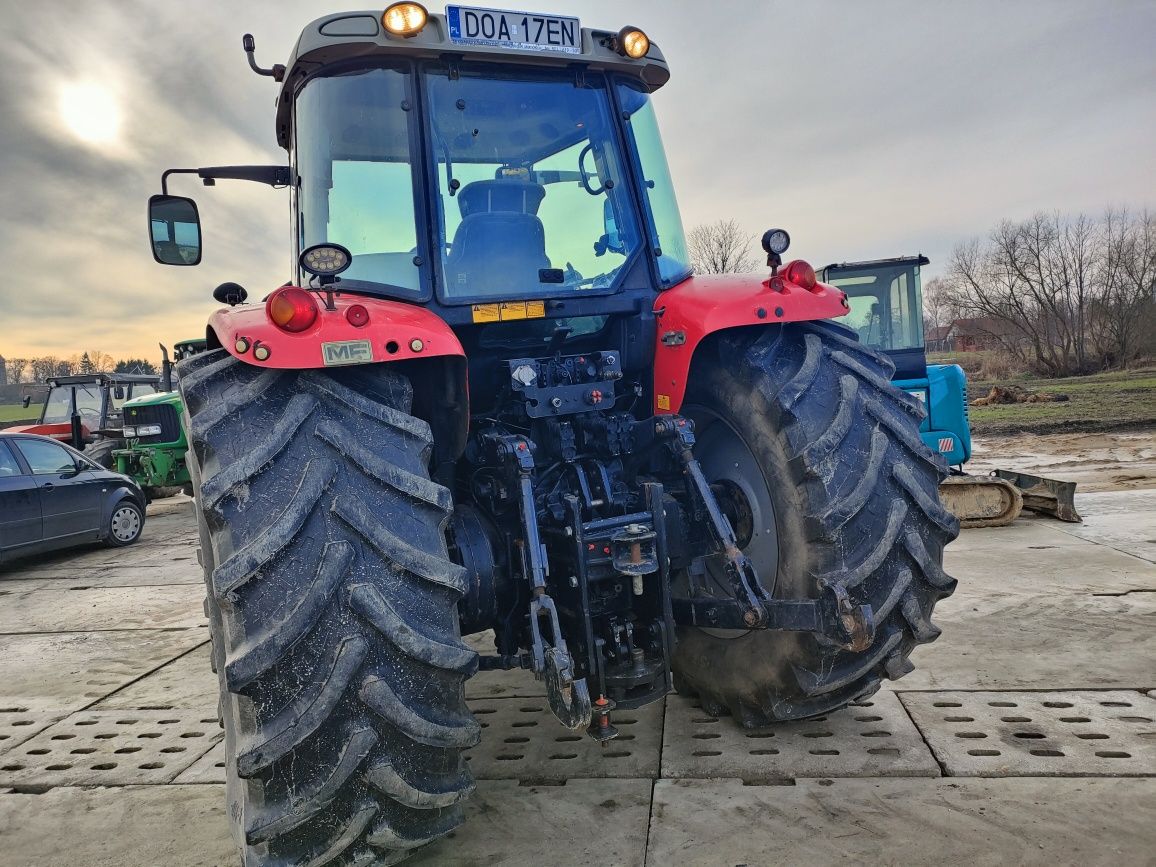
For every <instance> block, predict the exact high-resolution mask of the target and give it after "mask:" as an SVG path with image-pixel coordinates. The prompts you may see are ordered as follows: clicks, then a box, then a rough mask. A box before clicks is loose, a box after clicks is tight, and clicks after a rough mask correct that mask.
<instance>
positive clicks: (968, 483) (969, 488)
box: [939, 475, 1024, 529]
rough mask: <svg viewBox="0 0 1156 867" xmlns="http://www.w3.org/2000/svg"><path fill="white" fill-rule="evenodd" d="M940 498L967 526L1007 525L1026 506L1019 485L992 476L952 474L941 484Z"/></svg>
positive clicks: (970, 527) (963, 524)
mask: <svg viewBox="0 0 1156 867" xmlns="http://www.w3.org/2000/svg"><path fill="white" fill-rule="evenodd" d="M939 499H940V501H941V502H942V503H943V506H944V508H946V509H947V510H948V511H949V512H951V514H953V515H955V517H957V518H959V526H961V527H963V528H964V529H974V528H977V527H1003V526H1005V525H1006V524H1010V523H1011V522H1012V521H1014V520H1015V519H1016V518H1018V517H1019V514H1020V510H1021V509H1023V507H1024V499H1023V496H1021V494H1020V492H1019V488H1017V487H1016V486H1015V485H1013V484H1011V483H1010V482H1007V481H1004V480H1003V479H996V478H991V477H990V476H966V475H959V476H948V477H947V478H946V479H944V480H943V481H942V482H940V483H939Z"/></svg>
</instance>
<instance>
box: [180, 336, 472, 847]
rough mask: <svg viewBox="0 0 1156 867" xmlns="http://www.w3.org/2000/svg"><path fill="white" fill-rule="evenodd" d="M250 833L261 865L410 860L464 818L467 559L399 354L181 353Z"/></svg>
mask: <svg viewBox="0 0 1156 867" xmlns="http://www.w3.org/2000/svg"><path fill="white" fill-rule="evenodd" d="M180 389H181V393H182V396H183V398H184V403H185V406H186V408H187V412H188V415H187V418H186V422H187V424H188V428H187V429H188V430H189V432H190V442H191V448H190V450H189V453H188V462H189V466H190V472H191V474H192V477H193V480H194V484H195V486H196V496H197V507H198V508H197V511H198V513H199V518H200V527H201V541H202V554H201V558H202V564H203V565H204V568H205V572H206V582H207V584H208V587H209V594H208V602H207V605H206V613H207V614H208V615H209V618H210V625H211V627H212V632H213V643H214V647H213V656H214V662H215V664H216V668H217V670H218V677H219V678H220V681H221V699H222V700H221V715H222V718H223V722H224V726H225V741H226V755H227V762H226V771H227V773H226V778H227V791H228V798H229V815H230V818H231V821H232V823H233V833H234V837H235V839H236V841H237V844H238V847H239V849H240V851H241V854H242V860H243V862H244V864H246V865H274V864H275V865H283V864H286V865H288V864H294V865H296V864H308V865H327V864H333V865H338V864H340V865H355V864H356V865H368V864H390V863H396V862H397V861H399V860H401V859H402V858H404V857H405V855H407V854H409V853H410V852H412V851H413V850H414V849H416V848H417V847H419V846H421V845H424V844H425V843H427V842H429V841H431V840H433V839H436V838H437V837H440V836H442V835H444V834H446V833H448V832H449V831H451V830H453V828H455V827H457V825H459V824H460V823H461V821H462V810H461V805H460V802H461V801H462V800H463V799H464V798H465V797H467V796H468V795H469V793H470V792H471V791H472V790H473V788H474V784H473V780H472V778H471V776H470V773H469V770H468V769H467V767H466V764H465V762H464V761H463V758H462V751H463V750H464V749H466V748H468V747H470V746H473V745H474V744H476V743H477V742H478V740H479V735H480V727H479V726H478V724H477V722H475V720H474V719H473V717H472V715H471V714H470V712H469V710H468V708H467V707H466V705H465V699H464V689H463V685H464V682H465V679H466V678H467V677H469V676H470V675H471V674H472V673H473V672H474V671H475V670H476V668H477V654H476V653H475V652H474V651H473V650H471V649H470V648H468V647H467V646H466V645H464V644H463V643H462V642H461V639H460V635H459V632H458V619H457V602H458V599H459V598H460V597H461V595H462V592H463V590H464V586H465V575H464V570H463V569H462V568H461V567H459V566H457V565H455V564H454V563H452V562H450V560H449V558H448V555H447V551H446V543H445V537H444V526H445V524H446V522H447V520H448V517H449V515H450V512H451V510H452V504H451V500H450V493H449V491H447V490H446V489H445V488H443V487H441V486H439V485H436V484H435V483H433V482H432V481H430V478H429V474H428V466H427V464H428V458H429V453H430V449H431V446H432V439H431V435H430V430H429V426H428V425H427V424H426V423H425V422H423V421H421V420H419V419H417V418H414V417H413V416H411V415H409V413H408V410H409V408H410V402H411V398H412V389H411V387H410V384H409V382H408V380H407V379H406V378H405V377H404V376H402V375H400V374H399V373H397V372H396V371H394V370H392V369H390V368H389V367H385V366H382V367H369V368H346V369H344V370H340V371H280V370H261V369H259V368H255V367H252V366H250V365H246V364H243V363H241V362H239V361H237V360H236V359H234V358H232V357H231V356H229V355H228V354H227V353H226V352H224V351H223V350H217V351H214V352H208V353H203V354H200V355H195V356H193V357H191V358H189V359H187V360H186V361H185V362H182V364H181V365H180Z"/></svg>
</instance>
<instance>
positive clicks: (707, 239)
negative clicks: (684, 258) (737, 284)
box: [686, 220, 758, 274]
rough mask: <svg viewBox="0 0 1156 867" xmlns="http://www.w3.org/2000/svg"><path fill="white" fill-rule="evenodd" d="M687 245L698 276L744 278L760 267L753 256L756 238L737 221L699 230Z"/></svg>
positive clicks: (691, 233) (690, 236) (722, 222)
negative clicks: (737, 275) (752, 250)
mask: <svg viewBox="0 0 1156 867" xmlns="http://www.w3.org/2000/svg"><path fill="white" fill-rule="evenodd" d="M686 241H687V247H688V248H689V250H690V262H691V265H692V266H693V268H694V271H695V273H696V274H741V273H743V272H746V271H753V270H754V269H755V267H756V266H757V264H758V259H757V258H755V256H754V254H753V253H752V252H751V247H752V246H753V245H754V241H755V239H754V237H753V236H752V235H748V234H746V233H745V232H743V230H742V229H741V228H739V224H738V223H737V222H735V221H734V220H718V221H716V222H714V223H707V224H705V225H702V226H696V227H695V228H694V229H692V230H691V232H690V234H689V235H688V236H687V239H686Z"/></svg>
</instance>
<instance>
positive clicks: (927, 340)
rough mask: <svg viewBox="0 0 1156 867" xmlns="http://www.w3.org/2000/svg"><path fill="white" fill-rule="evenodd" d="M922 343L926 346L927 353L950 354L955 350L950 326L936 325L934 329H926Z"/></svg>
mask: <svg viewBox="0 0 1156 867" xmlns="http://www.w3.org/2000/svg"><path fill="white" fill-rule="evenodd" d="M923 342H924V344H925V345H926V346H927V351H928V352H951V351H952V350H953V349H954V348H955V341H954V340H952V337H951V326H950V325H937V326H936V327H935V328H928V329H927V331H926V332H924V335H923Z"/></svg>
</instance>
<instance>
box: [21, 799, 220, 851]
mask: <svg viewBox="0 0 1156 867" xmlns="http://www.w3.org/2000/svg"><path fill="white" fill-rule="evenodd" d="M0 840H3V841H4V842H3V844H2V845H3V862H4V864H5V865H6V867H57V865H68V867H146V865H148V867H153V865H158V867H159V865H164V867H224V865H232V864H235V863H236V862H237V857H236V849H235V848H234V846H233V839H232V837H231V836H230V835H229V820H228V817H227V816H226V815H225V787H224V786H221V785H212V786H203V785H202V786H165V787H163V788H162V787H159V786H125V787H117V788H94V789H81V788H58V789H51V790H49V791H47V792H44V793H41V794H8V795H0Z"/></svg>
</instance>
